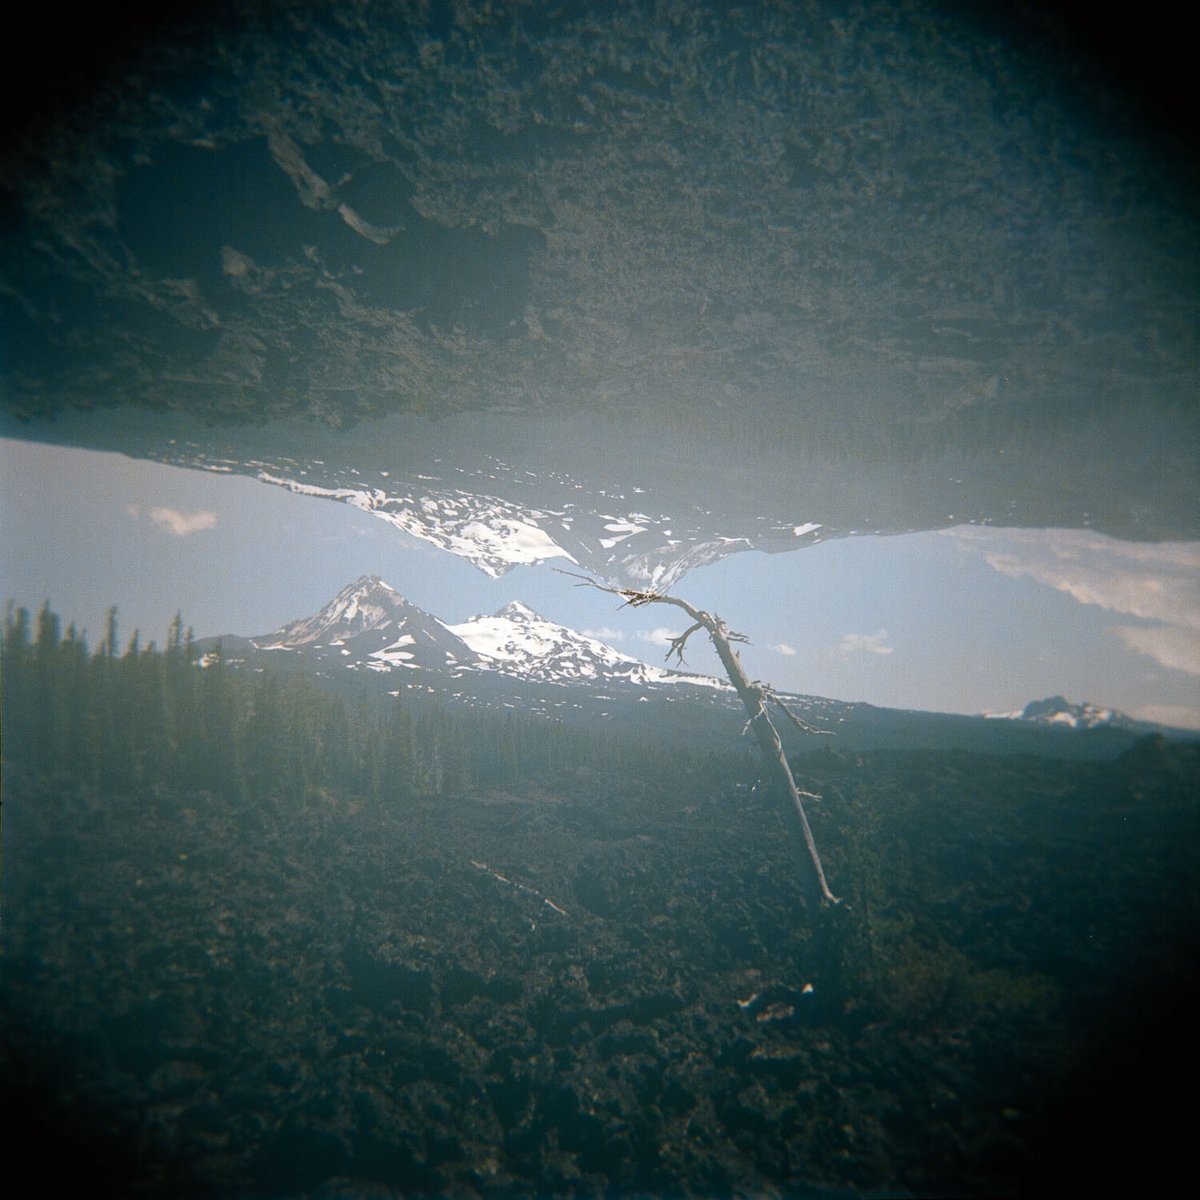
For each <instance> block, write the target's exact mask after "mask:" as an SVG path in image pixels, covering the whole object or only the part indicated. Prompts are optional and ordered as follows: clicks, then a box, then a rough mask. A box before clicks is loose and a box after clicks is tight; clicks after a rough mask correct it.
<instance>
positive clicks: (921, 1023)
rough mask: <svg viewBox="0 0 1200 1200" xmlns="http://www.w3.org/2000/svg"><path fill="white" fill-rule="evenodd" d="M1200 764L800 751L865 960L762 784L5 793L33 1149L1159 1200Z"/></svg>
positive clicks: (700, 1188)
mask: <svg viewBox="0 0 1200 1200" xmlns="http://www.w3.org/2000/svg"><path fill="white" fill-rule="evenodd" d="M1195 767H1196V762H1195V751H1194V749H1191V748H1188V747H1178V746H1177V747H1170V746H1164V745H1163V744H1162V743H1158V742H1155V743H1149V742H1148V743H1146V744H1145V745H1142V746H1139V747H1138V748H1137V750H1136V751H1135V752H1132V753H1131V754H1129V755H1127V756H1126V758H1125V759H1124V760H1123V762H1122V763H1120V764H1118V765H1117V766H1116V767H1112V766H1105V767H1096V766H1089V765H1079V764H1060V763H1054V762H1049V761H1045V760H1020V759H1013V758H1005V759H993V758H986V757H983V756H975V755H966V754H934V753H923V754H883V753H880V754H877V755H873V756H868V757H865V758H863V757H855V756H851V755H833V754H825V755H822V756H820V757H819V758H817V757H813V758H810V759H808V760H805V761H802V762H801V764H800V774H801V777H802V786H804V785H807V786H810V787H814V788H816V789H818V790H821V791H822V792H823V793H824V795H825V799H824V800H823V802H822V803H821V804H819V805H816V806H815V809H816V812H815V817H814V820H815V825H816V833H817V837H818V839H819V840H820V841H821V844H822V849H823V850H824V852H825V857H826V862H827V866H828V868H829V872H830V877H831V880H832V881H833V885H834V888H835V890H838V891H840V892H841V893H842V894H843V896H844V897H845V903H844V904H843V905H842V907H841V908H840V909H839V910H837V915H836V918H835V920H834V922H833V925H832V935H833V936H832V938H831V940H830V943H829V945H825V944H824V943H823V941H822V939H820V938H814V936H813V935H812V932H811V928H812V927H811V924H810V922H809V921H808V920H807V919H806V918H805V915H804V913H803V912H802V907H801V901H800V899H799V889H798V884H797V879H796V876H795V872H794V856H795V854H796V852H797V843H796V840H795V839H794V837H792V836H791V834H790V831H789V830H786V829H785V827H784V825H783V823H782V818H781V817H780V816H779V815H778V814H777V813H776V812H775V811H774V810H773V809H772V808H771V807H770V806H768V805H767V804H766V803H765V802H764V801H763V800H762V798H761V797H759V796H758V794H757V793H754V792H753V791H751V790H750V789H749V788H748V787H746V786H741V787H737V788H734V789H732V790H730V789H729V788H728V787H726V788H724V789H722V788H719V787H717V786H716V785H715V784H711V783H709V782H706V780H705V779H702V778H691V779H680V780H678V785H677V786H666V785H658V786H657V787H649V786H644V785H639V784H638V782H637V781H636V780H634V779H631V778H629V777H627V776H626V777H623V776H622V775H620V774H619V773H616V772H614V773H612V774H611V775H606V774H604V773H602V772H579V773H578V774H576V775H574V776H572V777H570V778H562V779H558V780H554V781H548V782H547V786H546V787H545V789H544V790H541V791H534V790H532V789H530V790H529V791H528V792H527V793H526V794H522V795H495V794H494V795H487V796H473V797H461V798H456V799H448V798H441V799H437V800H433V799H430V800H420V801H414V802H412V803H410V804H408V805H406V806H403V807H394V808H390V809H381V808H378V807H370V806H363V805H359V804H356V803H355V802H353V801H351V800H350V799H348V798H346V797H342V796H338V795H333V794H328V793H326V794H324V795H321V796H314V797H311V798H309V799H308V800H307V801H303V802H302V801H299V800H296V801H286V800H282V799H280V800H278V801H276V802H275V803H273V804H262V805H259V806H257V807H253V808H251V807H247V806H246V805H244V804H242V803H237V802H234V801H233V800H231V799H230V798H228V797H225V796H220V795H212V794H207V793H203V794H200V793H197V794H190V795H185V794H182V793H177V792H165V791H160V792H158V793H155V794H150V795H142V796H124V797H114V796H97V795H89V794H87V793H80V792H79V791H78V790H75V789H61V790H56V789H55V788H54V787H52V786H49V785H47V784H46V783H44V782H43V783H41V784H37V785H35V784H33V783H31V782H29V781H27V780H26V781H22V780H20V779H13V778H10V779H7V780H6V796H5V802H6V803H5V817H6V821H5V835H6V836H5V858H4V871H5V894H6V912H5V924H4V972H5V989H4V1018H5V1025H4V1029H5V1038H4V1047H3V1073H4V1078H5V1080H6V1089H5V1090H6V1094H5V1113H4V1120H5V1127H6V1130H7V1131H8V1132H9V1134H10V1135H11V1136H10V1145H11V1146H13V1147H14V1148H15V1150H16V1154H17V1158H22V1157H24V1158H26V1159H31V1160H32V1162H31V1164H30V1165H32V1166H33V1167H34V1168H35V1169H36V1171H37V1177H38V1178H40V1179H42V1180H44V1181H45V1182H46V1183H47V1186H48V1187H50V1185H58V1186H66V1187H68V1188H70V1187H76V1188H78V1187H86V1188H87V1189H88V1190H89V1191H91V1192H92V1194H99V1193H98V1192H97V1191H96V1190H95V1189H96V1188H97V1187H101V1188H102V1190H105V1191H106V1194H118V1193H119V1194H122V1195H127V1196H139V1195H141V1196H150V1195H156V1196H161V1195H174V1196H188V1195H196V1196H203V1195H221V1196H256V1197H268V1196H314V1197H316V1196H320V1197H330V1196H399V1195H413V1194H431V1195H432V1194H436V1195H451V1196H552V1195H554V1196H566V1195H573V1196H600V1195H621V1196H624V1195H661V1196H719V1195H756V1196H782V1195H789V1196H813V1195H816V1196H843V1195H847V1196H848V1195H895V1196H905V1195H922V1196H924V1195H968V1194H970V1195H995V1194H1011V1193H1018V1194H1030V1195H1038V1194H1043V1193H1047V1192H1050V1193H1052V1192H1053V1191H1054V1190H1055V1189H1056V1188H1058V1187H1061V1186H1063V1185H1064V1184H1065V1183H1066V1182H1070V1183H1071V1184H1072V1185H1076V1186H1082V1185H1084V1184H1086V1183H1087V1182H1088V1179H1089V1177H1090V1175H1091V1174H1092V1172H1101V1171H1102V1172H1103V1174H1104V1177H1105V1178H1106V1179H1108V1180H1109V1181H1112V1180H1114V1179H1116V1180H1120V1179H1122V1178H1128V1179H1133V1178H1134V1177H1135V1176H1134V1172H1135V1171H1136V1178H1137V1179H1139V1180H1141V1181H1142V1183H1143V1184H1144V1185H1145V1186H1146V1187H1148V1188H1150V1189H1151V1190H1153V1187H1154V1185H1153V1180H1154V1178H1155V1177H1156V1174H1155V1173H1156V1171H1160V1170H1166V1169H1167V1167H1168V1166H1169V1165H1170V1163H1169V1160H1170V1158H1171V1157H1172V1155H1174V1154H1177V1153H1179V1152H1180V1151H1179V1150H1178V1147H1179V1146H1181V1145H1186V1139H1179V1140H1176V1141H1175V1143H1174V1145H1172V1143H1171V1140H1170V1139H1171V1137H1172V1130H1173V1129H1174V1130H1176V1132H1181V1130H1179V1129H1178V1126H1179V1125H1180V1123H1181V1120H1180V1119H1174V1120H1173V1119H1172V1117H1171V1111H1172V1104H1173V1102H1172V1101H1170V1100H1169V1099H1168V1097H1169V1095H1170V1093H1169V1092H1166V1091H1165V1090H1163V1089H1165V1088H1166V1086H1167V1085H1168V1084H1169V1083H1170V1082H1171V1079H1172V1078H1173V1077H1174V1076H1176V1075H1178V1076H1179V1077H1181V1078H1182V1077H1183V1075H1184V1074H1186V1073H1188V1072H1190V1071H1192V1070H1193V1069H1194V1067H1195V1054H1194V1051H1195V1037H1194V1033H1191V1032H1188V1033H1187V1035H1186V1037H1185V1036H1184V1034H1183V1032H1182V1031H1183V1030H1184V1029H1185V1028H1188V1029H1190V1023H1189V1024H1188V1025H1187V1026H1185V1024H1184V1022H1183V1021H1182V1020H1176V1019H1175V1018H1176V1017H1177V1016H1181V1015H1182V1013H1183V1012H1184V1010H1183V1009H1182V1008H1180V1007H1179V1006H1180V1005H1185V1004H1187V1003H1188V1002H1189V998H1191V999H1192V1000H1194V998H1195V994H1196V986H1195V985H1196V973H1195V959H1194V953H1193V948H1194V938H1195V933H1196V929H1197V914H1198V912H1200V897H1198V894H1197V892H1198V884H1197V881H1198V880H1200V872H1197V870H1196V868H1197V865H1198V864H1197V861H1196V860H1197V856H1198V847H1200V839H1198V838H1197V836H1196V834H1197V832H1198V830H1197V809H1196V803H1195V801H1196V797H1195V785H1194V780H1195V778H1196V773H1195ZM830 947H832V948H830ZM810 984H811V985H813V986H812V988H811V990H810V989H809V987H808V986H807V985H810ZM1155 1097H1157V1099H1155ZM46 1134H51V1135H52V1136H53V1139H54V1142H55V1146H56V1150H55V1152H54V1153H53V1154H52V1155H45V1154H42V1153H41V1152H40V1150H38V1149H37V1147H39V1146H40V1144H41V1143H40V1142H39V1141H38V1139H39V1138H41V1137H44V1136H45V1135H46Z"/></svg>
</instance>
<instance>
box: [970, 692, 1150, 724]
mask: <svg viewBox="0 0 1200 1200" xmlns="http://www.w3.org/2000/svg"><path fill="white" fill-rule="evenodd" d="M984 715H985V716H987V717H989V718H991V719H992V720H1009V721H1030V722H1034V723H1036V724H1039V725H1056V726H1060V727H1063V728H1067V729H1097V728H1099V727H1101V726H1116V727H1118V728H1126V729H1132V728H1134V727H1136V726H1137V725H1138V724H1139V722H1137V721H1135V720H1134V718H1133V717H1130V716H1127V715H1126V714H1125V713H1123V712H1119V711H1118V710H1117V709H1115V708H1102V707H1101V706H1100V705H1098V704H1092V703H1091V702H1090V701H1085V702H1084V703H1083V704H1073V703H1071V701H1070V700H1067V699H1065V698H1064V697H1062V696H1048V697H1046V699H1045V700H1031V701H1030V702H1029V703H1028V704H1027V705H1025V707H1024V708H1023V709H1021V710H1020V711H1019V712H1010V713H985V714H984Z"/></svg>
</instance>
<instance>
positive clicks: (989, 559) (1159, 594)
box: [947, 528, 1200, 675]
mask: <svg viewBox="0 0 1200 1200" xmlns="http://www.w3.org/2000/svg"><path fill="white" fill-rule="evenodd" d="M947 536H950V537H954V538H956V539H957V540H958V541H959V542H960V543H961V544H963V545H965V546H968V547H969V548H971V549H972V550H975V551H977V552H979V553H981V554H982V555H983V559H984V562H986V563H987V564H988V566H990V567H991V568H992V569H993V570H994V571H998V572H1000V574H1001V575H1005V576H1008V577H1009V578H1011V579H1017V578H1021V577H1026V578H1029V579H1033V580H1036V581H1037V582H1038V583H1042V584H1045V585H1046V586H1047V587H1052V588H1054V589H1055V590H1056V591H1060V592H1064V593H1066V594H1067V595H1068V596H1071V597H1072V598H1073V599H1075V600H1077V601H1078V602H1079V603H1080V604H1087V605H1091V606H1093V607H1097V608H1103V609H1105V610H1107V611H1109V612H1116V613H1121V614H1123V615H1125V616H1130V617H1140V618H1141V619H1143V620H1145V621H1152V622H1155V624H1153V625H1115V626H1113V627H1112V628H1111V629H1110V630H1109V632H1110V633H1112V634H1114V635H1115V636H1117V637H1119V638H1121V640H1122V641H1124V643H1125V644H1126V645H1127V646H1128V647H1129V648H1130V649H1131V650H1134V651H1135V652H1136V653H1138V654H1145V655H1147V656H1149V657H1150V658H1153V659H1154V660H1155V661H1156V662H1158V663H1160V664H1161V665H1162V666H1164V667H1168V668H1170V669H1172V670H1176V671H1186V672H1188V673H1189V674H1191V675H1200V542H1122V541H1118V540H1116V539H1115V538H1109V537H1105V536H1103V535H1102V534H1099V533H1093V532H1091V531H1089V530H1086V529H982V528H962V529H954V530H950V531H948V533H947Z"/></svg>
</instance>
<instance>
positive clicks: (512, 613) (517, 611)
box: [496, 600, 546, 621]
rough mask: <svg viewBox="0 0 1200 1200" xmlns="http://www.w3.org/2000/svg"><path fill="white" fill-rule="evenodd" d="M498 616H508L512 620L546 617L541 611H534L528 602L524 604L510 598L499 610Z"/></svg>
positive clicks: (541, 619) (532, 619)
mask: <svg viewBox="0 0 1200 1200" xmlns="http://www.w3.org/2000/svg"><path fill="white" fill-rule="evenodd" d="M496 616H497V617H507V618H508V619H509V620H510V621H544V620H546V618H545V617H543V616H542V614H541V613H539V612H534V610H533V609H532V608H530V607H529V605H528V604H523V603H522V602H521V601H520V600H510V601H509V602H508V603H507V604H506V605H505V606H504V607H503V608H502V609H500V610H499V612H497V613H496Z"/></svg>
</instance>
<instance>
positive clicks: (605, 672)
mask: <svg viewBox="0 0 1200 1200" xmlns="http://www.w3.org/2000/svg"><path fill="white" fill-rule="evenodd" d="M446 628H448V629H449V630H450V632H451V633H452V634H455V635H456V636H458V637H460V638H461V639H462V640H463V641H464V642H466V643H467V645H468V646H470V647H471V648H472V650H474V651H475V653H476V654H477V655H478V656H479V657H478V659H477V661H476V663H475V666H476V668H477V669H478V670H481V671H498V672H500V673H502V674H505V675H512V676H516V677H518V678H520V679H526V680H531V681H534V682H537V683H552V684H564V683H597V682H610V683H611V682H623V683H632V684H639V685H646V684H660V683H683V684H693V685H696V686H699V687H710V688H727V687H728V685H727V684H723V683H721V682H720V681H718V680H716V679H712V678H710V677H708V676H705V675H690V674H687V673H685V672H682V671H669V670H666V669H665V668H663V667H652V666H649V665H647V664H646V663H644V662H641V661H640V660H639V659H636V658H632V657H630V656H629V655H628V654H622V653H620V651H617V650H614V649H613V648H612V647H611V646H607V645H605V644H604V643H603V642H601V641H597V640H596V639H595V638H589V637H584V636H583V635H582V634H579V633H576V632H575V631H574V630H573V629H568V628H567V626H565V625H557V624H555V623H554V622H553V621H548V620H546V618H545V617H542V616H539V615H538V614H537V613H536V612H534V611H533V609H531V608H529V607H528V606H526V605H524V604H522V603H521V602H520V601H513V602H512V603H511V604H506V605H505V606H504V607H503V608H502V609H500V611H499V612H498V613H496V614H495V615H494V616H490V617H472V618H471V619H470V620H469V621H464V622H463V623H462V624H461V625H449V626H446Z"/></svg>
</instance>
